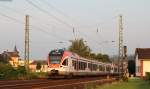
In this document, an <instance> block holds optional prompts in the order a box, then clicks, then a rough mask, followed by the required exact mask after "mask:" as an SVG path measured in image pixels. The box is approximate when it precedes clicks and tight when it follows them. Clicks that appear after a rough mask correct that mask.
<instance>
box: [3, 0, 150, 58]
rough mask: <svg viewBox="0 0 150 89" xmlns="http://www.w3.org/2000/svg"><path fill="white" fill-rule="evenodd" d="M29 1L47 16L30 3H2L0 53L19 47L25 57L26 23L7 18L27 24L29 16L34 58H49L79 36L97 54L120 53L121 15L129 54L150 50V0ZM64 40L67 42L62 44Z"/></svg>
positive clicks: (32, 56)
mask: <svg viewBox="0 0 150 89" xmlns="http://www.w3.org/2000/svg"><path fill="white" fill-rule="evenodd" d="M28 1H32V3H33V4H36V5H37V6H38V7H40V8H42V10H44V11H46V13H43V12H42V11H40V10H39V9H37V8H35V7H34V6H33V5H31V4H30V3H28V2H27V1H26V0H12V1H4V0H3V1H0V24H1V25H0V41H1V44H0V52H3V51H5V50H9V51H11V50H13V48H14V46H15V45H17V47H18V49H19V51H20V55H21V58H23V54H24V24H22V23H18V22H16V21H14V20H12V19H10V18H7V17H6V16H8V17H11V18H13V19H17V20H19V21H20V22H24V18H25V15H26V14H28V15H30V25H32V26H30V52H31V53H30V57H31V59H45V58H46V57H47V54H48V52H49V51H50V50H51V49H55V48H62V47H68V46H69V45H70V42H69V41H68V40H72V39H74V38H75V37H78V38H84V40H86V41H87V42H86V43H87V45H89V46H90V48H91V49H92V51H93V52H102V53H106V54H110V55H115V54H117V53H118V30H117V28H118V27H117V24H118V16H119V14H122V15H123V25H124V26H123V27H124V45H127V46H128V54H134V51H135V48H136V47H149V44H150V41H149V38H150V35H149V33H150V30H149V29H150V25H149V24H150V10H149V8H150V0H28ZM47 13H48V14H47ZM3 15H5V16H3ZM55 17H56V18H55ZM56 19H57V20H56ZM66 24H67V25H66ZM68 24H69V25H68ZM73 27H74V28H75V36H74V35H73V31H72V29H73ZM97 28H98V29H99V31H98V33H97V32H96V29H97ZM60 41H62V42H63V43H59V42H60ZM111 41H115V43H111Z"/></svg>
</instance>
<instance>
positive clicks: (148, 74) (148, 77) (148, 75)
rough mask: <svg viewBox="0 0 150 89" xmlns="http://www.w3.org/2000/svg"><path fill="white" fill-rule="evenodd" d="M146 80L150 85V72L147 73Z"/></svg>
mask: <svg viewBox="0 0 150 89" xmlns="http://www.w3.org/2000/svg"><path fill="white" fill-rule="evenodd" d="M146 80H147V81H148V83H149V84H150V72H146Z"/></svg>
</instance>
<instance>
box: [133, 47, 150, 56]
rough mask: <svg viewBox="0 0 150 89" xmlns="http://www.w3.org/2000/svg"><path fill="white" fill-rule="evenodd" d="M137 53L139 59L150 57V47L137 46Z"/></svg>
mask: <svg viewBox="0 0 150 89" xmlns="http://www.w3.org/2000/svg"><path fill="white" fill-rule="evenodd" d="M135 54H136V55H138V59H150V48H136V51H135Z"/></svg>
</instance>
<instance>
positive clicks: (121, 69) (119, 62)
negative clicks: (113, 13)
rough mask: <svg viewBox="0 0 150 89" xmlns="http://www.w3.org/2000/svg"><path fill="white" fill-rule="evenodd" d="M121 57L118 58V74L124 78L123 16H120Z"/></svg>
mask: <svg viewBox="0 0 150 89" xmlns="http://www.w3.org/2000/svg"><path fill="white" fill-rule="evenodd" d="M118 29H119V50H118V53H119V56H118V72H119V77H120V78H121V77H122V74H123V24H122V15H119V28H118Z"/></svg>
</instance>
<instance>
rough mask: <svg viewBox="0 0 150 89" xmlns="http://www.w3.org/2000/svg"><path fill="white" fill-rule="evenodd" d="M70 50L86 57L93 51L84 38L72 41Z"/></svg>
mask: <svg viewBox="0 0 150 89" xmlns="http://www.w3.org/2000/svg"><path fill="white" fill-rule="evenodd" d="M69 50H70V51H71V52H75V53H77V54H79V55H80V56H82V57H86V58H88V57H89V56H90V53H91V49H90V48H89V47H88V46H87V45H86V44H85V43H84V40H83V39H76V40H74V41H72V45H71V46H70V47H69Z"/></svg>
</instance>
